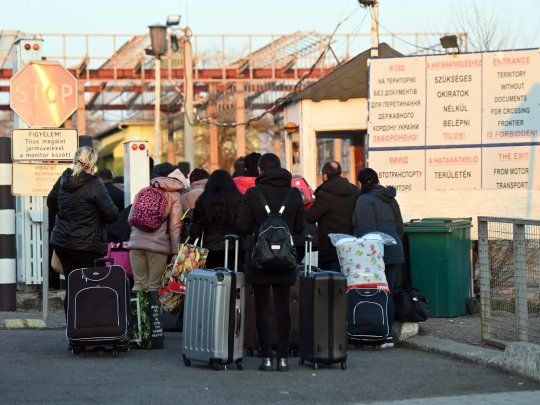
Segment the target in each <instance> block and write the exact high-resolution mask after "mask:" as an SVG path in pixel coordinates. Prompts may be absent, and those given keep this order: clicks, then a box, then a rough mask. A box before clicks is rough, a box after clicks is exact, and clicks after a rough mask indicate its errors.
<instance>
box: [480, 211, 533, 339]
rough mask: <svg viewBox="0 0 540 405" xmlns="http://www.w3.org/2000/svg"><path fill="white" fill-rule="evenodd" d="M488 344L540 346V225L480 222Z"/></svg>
mask: <svg viewBox="0 0 540 405" xmlns="http://www.w3.org/2000/svg"><path fill="white" fill-rule="evenodd" d="M478 254H479V257H478V260H479V267H480V299H481V316H482V340H483V341H485V342H486V343H488V344H491V345H494V346H498V347H504V346H505V344H506V343H507V342H515V341H523V342H532V343H537V344H538V343H540V221H536V220H528V219H515V218H495V217H478Z"/></svg>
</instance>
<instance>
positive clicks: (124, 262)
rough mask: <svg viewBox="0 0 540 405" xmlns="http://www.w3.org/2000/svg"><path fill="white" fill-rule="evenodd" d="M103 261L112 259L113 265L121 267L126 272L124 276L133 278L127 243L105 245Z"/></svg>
mask: <svg viewBox="0 0 540 405" xmlns="http://www.w3.org/2000/svg"><path fill="white" fill-rule="evenodd" d="M105 259H114V264H115V265H117V266H122V267H123V268H124V270H125V271H126V276H128V277H130V278H131V277H133V271H132V270H131V261H130V260H129V250H128V249H127V242H121V243H115V242H110V243H108V244H107V255H106V256H105Z"/></svg>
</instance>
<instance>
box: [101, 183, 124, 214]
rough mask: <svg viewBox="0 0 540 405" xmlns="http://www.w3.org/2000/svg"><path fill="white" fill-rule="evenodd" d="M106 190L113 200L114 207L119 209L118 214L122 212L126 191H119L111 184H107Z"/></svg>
mask: <svg viewBox="0 0 540 405" xmlns="http://www.w3.org/2000/svg"><path fill="white" fill-rule="evenodd" d="M105 188H106V189H107V192H108V193H109V196H110V197H111V200H113V203H114V205H116V208H118V212H122V210H123V209H124V190H121V189H119V188H118V187H116V186H115V185H114V184H112V183H111V182H107V183H105Z"/></svg>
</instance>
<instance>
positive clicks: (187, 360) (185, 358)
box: [182, 354, 191, 367]
mask: <svg viewBox="0 0 540 405" xmlns="http://www.w3.org/2000/svg"><path fill="white" fill-rule="evenodd" d="M182 360H184V365H185V366H186V367H189V366H191V360H190V359H188V358H187V357H186V355H185V354H183V355H182Z"/></svg>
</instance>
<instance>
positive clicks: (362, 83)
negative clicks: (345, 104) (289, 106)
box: [292, 42, 403, 102]
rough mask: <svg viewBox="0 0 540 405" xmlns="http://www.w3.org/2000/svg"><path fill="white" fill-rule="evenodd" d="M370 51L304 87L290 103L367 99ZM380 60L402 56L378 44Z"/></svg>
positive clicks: (390, 48)
mask: <svg viewBox="0 0 540 405" xmlns="http://www.w3.org/2000/svg"><path fill="white" fill-rule="evenodd" d="M370 52H371V50H370V49H368V50H366V51H364V52H362V53H360V54H358V55H356V56H355V57H354V58H352V59H351V60H350V61H348V62H347V63H345V64H343V65H341V66H340V67H338V68H336V69H335V70H334V71H333V72H332V73H330V74H329V75H327V76H325V77H323V78H322V79H321V80H319V81H317V82H315V83H313V84H312V85H310V86H308V87H306V88H305V89H304V90H302V91H301V92H300V93H298V94H297V95H296V96H295V97H294V98H293V99H292V102H297V101H300V100H312V101H321V100H339V101H347V100H349V99H351V98H367V96H368V82H367V80H368V66H367V61H368V59H369V58H370ZM379 55H380V57H381V58H395V57H399V56H403V55H402V54H401V53H399V52H398V51H396V50H395V49H393V48H392V47H390V46H389V45H388V44H386V43H384V42H383V43H381V44H379Z"/></svg>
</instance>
